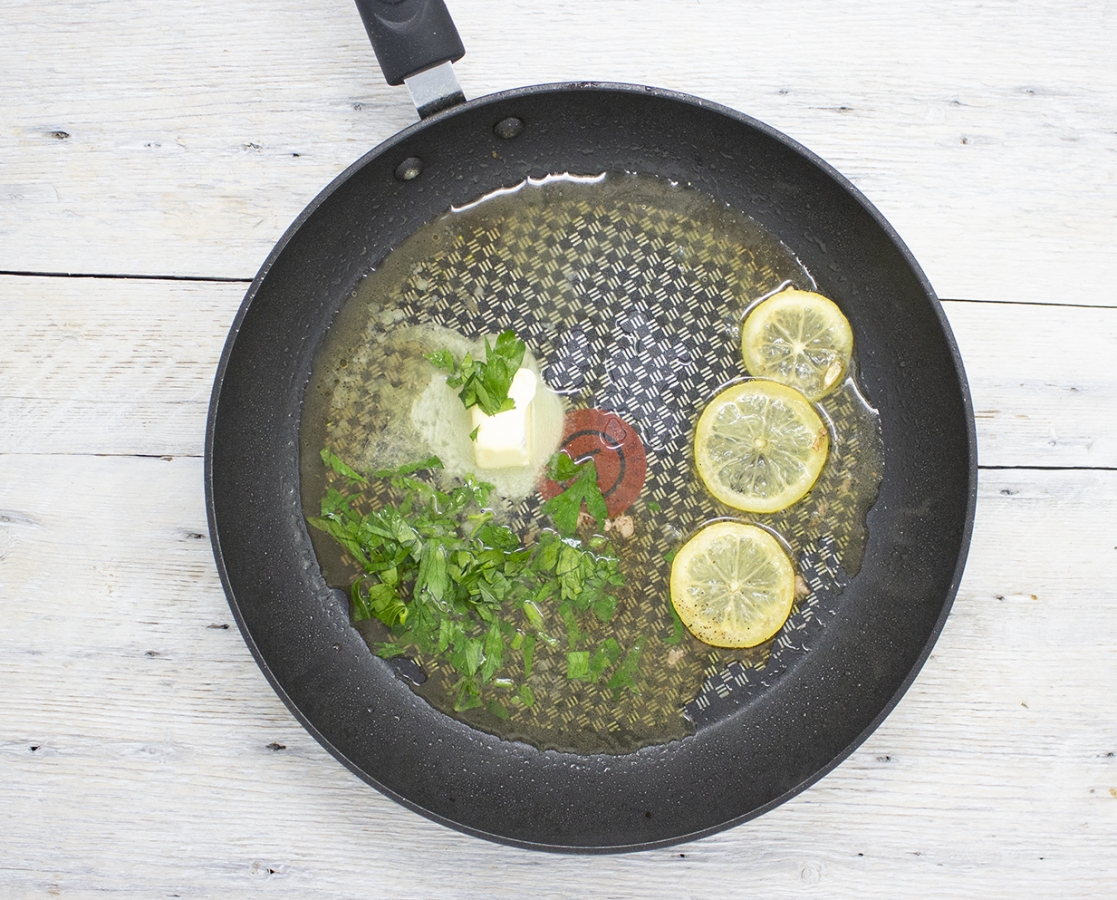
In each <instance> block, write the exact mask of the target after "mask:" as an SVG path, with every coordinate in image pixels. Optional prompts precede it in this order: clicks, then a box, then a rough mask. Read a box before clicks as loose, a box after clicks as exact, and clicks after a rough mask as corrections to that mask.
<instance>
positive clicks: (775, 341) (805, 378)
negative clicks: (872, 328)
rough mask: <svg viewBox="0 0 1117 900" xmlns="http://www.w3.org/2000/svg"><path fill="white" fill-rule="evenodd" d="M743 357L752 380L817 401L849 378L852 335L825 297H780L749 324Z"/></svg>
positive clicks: (808, 294) (803, 293)
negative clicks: (767, 381) (770, 382)
mask: <svg viewBox="0 0 1117 900" xmlns="http://www.w3.org/2000/svg"><path fill="white" fill-rule="evenodd" d="M741 353H742V355H743V356H744V358H745V368H746V369H748V371H749V374H750V375H756V376H757V377H759V378H771V379H773V380H775V381H778V382H780V384H786V385H788V386H789V387H793V388H795V389H796V390H797V391H801V392H802V393H803V394H804V395H805V396H806V397H807V399H808V400H818V399H819V398H821V397H825V396H826V395H827V394H829V393H830V392H831V391H832V390H834V388H836V387H837V386H838V385H839V384H841V381H842V379H843V378H844V377H845V373H846V369H848V368H849V359H850V356H852V355H853V331H852V330H851V329H850V327H849V320H847V319H846V317H845V316H843V315H842V311H841V310H840V309H838V307H837V306H836V305H835V304H834V302H833V301H831V300H828V299H827V298H826V297H823V296H822V294H814V293H811V292H810V291H797V290H787V291H781V292H780V293H778V294H776V295H774V296H772V297H769V298H768V299H767V300H765V301H764V302H763V303H761V304H760V305H759V306H757V307H756V309H754V310H753V311H752V312H751V313H749V315H748V318H746V319H745V324H744V327H743V328H742V329H741Z"/></svg>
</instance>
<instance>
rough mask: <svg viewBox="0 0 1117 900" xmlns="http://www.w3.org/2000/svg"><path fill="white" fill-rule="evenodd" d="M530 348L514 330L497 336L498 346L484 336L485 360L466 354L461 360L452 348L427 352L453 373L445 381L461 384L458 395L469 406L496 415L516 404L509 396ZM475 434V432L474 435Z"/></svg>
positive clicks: (428, 355) (454, 384) (435, 363)
mask: <svg viewBox="0 0 1117 900" xmlns="http://www.w3.org/2000/svg"><path fill="white" fill-rule="evenodd" d="M526 349H527V347H526V345H525V344H524V342H523V341H521V340H520V339H519V338H517V337H516V333H515V332H514V331H505V332H502V333H501V334H500V335H498V336H497V339H496V345H495V346H493V345H490V344H489V339H488V338H485V359H484V361H478V360H475V359H474V358H473V356H472V354H469V353H467V354H466V355H465V358H464V359H462V361H461V362H458V361H457V360H455V359H454V356H453V354H452V353H450V351H449V350H439V351H437V352H435V353H428V354H427V359H428V360H430V361H431V362H432V363H434V365H435V366H437V367H438V368H439V369H444V370H445V371H447V372H449V373H450V374H449V375H448V376H447V378H446V383H447V384H448V385H450V387H454V388H456V387H460V388H461V391H460V392H459V393H458V397H460V398H461V401H462V403H463V404H464V405H465V408H466V409H469V408H470V407H471V406H478V407H480V408H481V412H483V413H485V414H486V415H490V416H495V415H496V414H497V413H500V412H504V411H505V410H509V409H514V408H515V406H516V403H515V401H514V400H512V398H511V397H509V396H508V389H509V388H510V387H511V386H512V379H513V378H514V377H515V375H516V371H517V370H518V369H519V368H520V365H521V364H522V363H523V361H524V352H525V350H526ZM471 437H475V435H471Z"/></svg>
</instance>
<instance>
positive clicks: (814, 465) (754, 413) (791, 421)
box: [694, 379, 830, 513]
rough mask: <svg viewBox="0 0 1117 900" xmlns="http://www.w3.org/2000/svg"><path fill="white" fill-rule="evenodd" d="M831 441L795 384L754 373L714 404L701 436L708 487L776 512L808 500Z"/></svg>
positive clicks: (745, 506) (739, 504)
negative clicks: (754, 375) (755, 377)
mask: <svg viewBox="0 0 1117 900" xmlns="http://www.w3.org/2000/svg"><path fill="white" fill-rule="evenodd" d="M829 448H830V435H829V432H828V431H827V429H826V425H825V423H824V422H823V421H822V419H821V417H820V416H819V415H818V413H817V412H815V409H814V407H813V406H811V404H810V403H809V402H808V401H807V399H806V398H805V397H804V396H803V395H802V394H800V393H799V392H798V391H796V390H794V389H793V388H789V387H787V386H786V385H782V384H779V383H777V382H774V381H767V380H764V379H749V380H747V381H742V382H739V383H738V384H735V385H733V386H731V387H729V388H726V389H725V390H724V391H722V392H721V393H720V394H718V395H717V396H716V397H714V399H713V400H711V401H710V402H709V404H707V406H706V408H705V409H704V410H703V411H702V415H701V416H700V417H699V419H698V426H697V428H696V429H695V436H694V460H695V465H696V467H697V469H698V475H699V477H700V478H701V479H702V481H703V483H704V484H705V485H706V488H707V489H708V490H709V491H710V493H711V494H713V495H714V497H716V498H717V499H718V500H720V501H721V502H722V503H724V504H725V505H726V506H731V507H733V508H734V509H740V510H743V511H745V512H753V513H773V512H779V511H780V510H782V509H786V508H787V507H789V506H791V504H793V503H795V502H797V501H798V500H800V499H802V498H803V496H805V495H806V494H807V492H808V491H810V489H811V488H812V487H813V486H814V483H815V481H817V480H818V476H819V473H821V472H822V467H823V465H824V464H825V462H826V457H827V454H828V453H829Z"/></svg>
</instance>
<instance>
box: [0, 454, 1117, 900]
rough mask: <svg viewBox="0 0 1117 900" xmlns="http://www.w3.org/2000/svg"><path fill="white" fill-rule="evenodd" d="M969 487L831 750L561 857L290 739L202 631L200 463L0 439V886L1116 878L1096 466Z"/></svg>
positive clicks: (1110, 681)
mask: <svg viewBox="0 0 1117 900" xmlns="http://www.w3.org/2000/svg"><path fill="white" fill-rule="evenodd" d="M979 509H980V510H981V516H980V518H979V522H978V527H977V529H976V531H975V534H974V543H973V549H972V553H971V558H970V563H969V567H968V569H967V574H966V577H965V579H964V581H963V585H962V589H961V591H960V594H959V597H958V600H957V602H956V603H955V607H954V611H953V613H952V615H951V617H950V619H949V621H948V623H947V626H946V629H945V631H944V632H943V635H942V637H941V638H940V640H939V643H938V645H937V646H936V648H935V651H934V653H933V654H932V656H931V659H930V661H929V662H928V664H927V665H926V667H925V669H924V671H923V672H922V674H921V675H920V676H919V678H918V679H917V681H916V683H915V685H914V686H913V688H912V689H911V690H910V691H909V693H908V695H907V696H906V697H905V698H904V699H903V700H902V701H901V702H900V705H899V707H898V708H897V709H896V711H895V712H894V713H893V714H892V715H891V716H890V717H889V719H887V720H886V721H885V723H884V725H883V726H882V727H881V728H880V729H878V730H877V731H876V732H875V733H874V734H873V735H872V736H871V737H870V738H869V739H868V741H866V743H865V744H864V745H863V746H862V747H861V748H860V749H858V750H857V751H856V752H855V753H854V754H853V755H852V756H851V757H850V758H849V759H848V760H847V761H846V762H844V763H843V764H842V765H841V766H839V767H838V769H837V770H836V771H834V772H833V773H832V774H830V775H829V776H827V777H826V778H825V779H824V780H823V781H822V782H820V783H819V784H818V785H816V786H815V787H813V788H811V789H810V790H808V791H807V792H806V793H804V794H802V795H801V796H800V797H798V798H796V799H794V800H792V801H791V802H789V803H788V804H786V805H785V806H783V807H780V808H778V809H777V810H775V811H774V812H772V813H769V814H768V815H765V816H763V817H762V818H760V819H758V820H756V821H754V822H752V823H748V824H746V825H742V826H740V827H738V828H736V829H733V830H731V831H729V832H726V833H724V834H721V835H718V836H715V837H711V838H707V839H705V840H702V841H698V842H696V843H692V844H688V845H684V846H682V847H678V848H674V849H669V850H661V851H654V852H647V853H642V854H637V855H634V856H626V857H609V858H561V857H551V856H547V855H541V854H537V853H531V852H526V851H516V850H511V849H507V848H501V847H497V846H493V845H489V844H488V843H486V842H483V841H480V840H477V839H474V838H468V837H465V836H461V835H458V834H456V833H454V832H451V831H449V830H447V829H445V828H442V827H440V826H436V825H434V824H432V823H429V822H427V821H426V820H425V819H422V818H421V817H419V816H417V815H415V814H413V813H411V812H408V811H406V810H404V809H403V808H401V807H398V806H396V804H394V803H392V802H391V801H389V800H387V799H386V798H384V797H382V796H380V795H379V794H378V793H376V792H375V791H374V790H372V789H371V788H369V787H367V786H366V785H364V784H363V783H361V782H360V781H358V780H357V779H356V778H355V777H354V776H353V775H351V774H350V773H348V772H347V771H346V770H345V769H344V768H343V767H342V766H341V765H340V764H339V763H337V762H336V761H335V760H333V759H332V758H331V757H329V756H328V755H327V754H326V752H325V751H324V750H322V749H321V748H320V747H318V745H317V744H315V743H314V741H313V740H312V739H311V738H310V737H309V736H308V735H307V734H306V733H305V732H303V730H302V728H301V727H300V726H299V725H298V724H297V722H296V721H295V720H294V719H293V717H291V716H290V714H289V713H288V712H287V711H286V709H285V708H284V707H283V705H282V704H281V703H280V701H279V700H278V699H277V698H276V696H275V695H274V693H273V692H272V691H271V689H270V687H269V686H268V685H267V684H266V682H265V681H264V679H263V677H262V676H261V674H260V673H259V671H258V670H257V669H256V666H255V664H254V663H253V661H252V658H251V656H250V654H249V653H248V650H247V648H246V647H245V645H244V643H243V641H242V640H241V638H240V635H239V634H238V632H237V630H236V627H235V625H234V626H232V627H226V626H229V625H230V623H231V616H230V614H229V610H228V607H227V606H226V604H225V600H224V597H223V595H222V591H221V588H220V585H219V583H218V580H217V577H216V574H215V572H214V570H213V563H212V558H211V555H210V550H209V545H208V540H206V538H205V515H204V510H203V503H202V490H201V462H200V460H197V459H181V460H163V459H141V458H134V457H132V458H128V457H93V456H85V457H75V456H54V457H51V456H40V455H31V456H25V455H18V454H16V455H4V456H0V510H3V512H2V513H0V541H2V542H3V543H2V544H0V591H2V596H4V597H5V598H14V599H16V600H17V602H9V603H6V605H5V606H6V609H5V628H4V629H3V631H2V632H0V681H2V683H3V684H4V685H5V690H4V692H3V693H2V694H0V759H2V760H3V762H2V765H3V768H4V771H5V787H4V788H3V790H4V793H5V811H6V817H7V819H8V821H9V822H11V823H18V827H15V828H9V829H6V833H5V836H4V838H3V840H2V841H0V886H2V887H3V889H4V890H6V891H9V892H10V893H9V894H8V895H9V896H19V897H25V896H42V895H45V894H47V893H48V892H49V891H50V890H52V889H53V890H58V891H61V892H62V894H63V895H65V896H77V897H82V896H93V895H94V894H100V895H101V896H104V895H105V894H109V895H115V894H126V893H127V894H131V895H140V896H153V895H160V896H162V895H167V894H170V893H177V894H179V895H180V896H182V897H206V896H228V895H230V894H239V893H243V892H247V891H249V890H253V889H263V886H264V885H266V888H267V891H268V893H269V894H270V895H274V896H301V897H342V896H353V895H354V891H362V895H363V889H362V886H365V887H368V886H372V891H371V894H372V895H373V896H387V897H394V896H415V895H416V894H419V895H422V896H428V897H482V896H484V897H520V896H523V895H524V892H525V890H526V889H530V892H531V893H532V894H533V895H536V896H541V897H562V896H596V895H597V892H598V891H602V890H603V889H604V890H606V891H607V893H608V895H609V896H613V897H633V898H635V897H646V896H649V895H652V894H654V895H655V896H669V895H670V896H683V897H686V896H699V895H702V896H707V895H708V894H709V893H710V891H711V890H712V889H714V888H715V887H716V886H718V885H724V884H741V883H743V880H747V882H748V885H749V887H750V893H751V892H752V891H753V890H755V891H757V892H759V893H760V894H761V895H764V896H793V895H794V896H798V895H800V894H803V893H806V894H807V895H817V896H827V897H845V896H854V895H857V896H861V897H892V896H895V893H894V890H895V884H896V882H897V880H903V881H905V882H906V883H909V884H916V883H918V885H919V891H920V896H972V893H968V894H967V893H965V892H963V891H961V890H960V887H961V886H962V885H965V891H966V892H974V891H976V892H980V894H981V895H982V896H990V897H1014V896H1021V895H1022V892H1023V894H1026V895H1029V896H1056V895H1057V896H1101V895H1102V894H1104V891H1105V890H1106V889H1107V886H1108V885H1109V884H1110V883H1111V880H1112V878H1113V877H1114V876H1117V863H1115V861H1114V858H1113V857H1112V854H1104V853H1098V850H1099V848H1101V847H1106V846H1112V845H1113V843H1114V841H1117V758H1115V757H1114V755H1113V754H1114V753H1117V732H1115V731H1114V729H1113V726H1112V718H1111V717H1110V716H1108V715H1107V714H1105V712H1104V711H1105V710H1108V708H1109V706H1110V703H1109V700H1110V698H1111V697H1112V695H1113V693H1114V691H1115V690H1117V665H1114V663H1115V662H1117V655H1115V651H1114V649H1113V643H1112V641H1111V640H1110V635H1111V634H1112V633H1113V630H1114V628H1115V627H1117V592H1115V589H1114V584H1115V583H1117V582H1115V581H1114V579H1113V577H1112V576H1113V574H1115V573H1117V526H1115V525H1114V522H1115V521H1117V515H1115V513H1117V475H1115V474H1114V473H1112V472H1049V471H1036V470H1021V471H1014V472H983V473H982V479H981V487H980V497H979ZM1018 548H1023V549H1024V550H1025V551H1030V552H1019V549H1018ZM1052 560H1059V563H1058V564H1057V565H1052ZM1103 573H1106V574H1108V575H1109V577H1108V578H1102V577H1101V576H1102V574H1103ZM1090 710H1093V711H1095V713H1096V714H1095V715H1088V714H1084V712H1086V711H1090ZM141 847H142V848H143V851H142V853H138V852H137V851H138V848H141ZM1095 853H1098V855H1092V854H1095ZM1087 858H1089V859H1092V864H1091V865H1088V866H1087V865H1078V866H1072V865H1068V864H1067V862H1068V861H1069V860H1074V859H1087ZM1060 860H1061V861H1062V864H1060ZM653 884H654V885H655V888H654V890H651V889H650V886H651V885H653ZM730 896H736V893H735V892H732V893H731V894H730Z"/></svg>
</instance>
